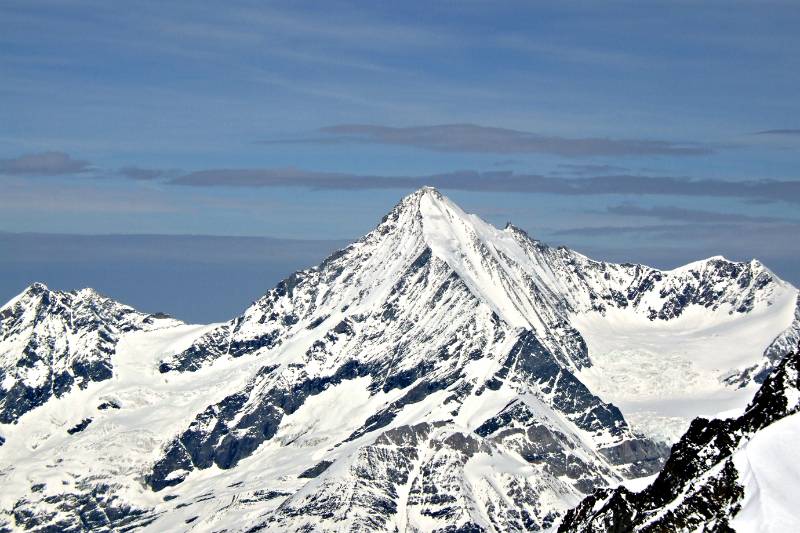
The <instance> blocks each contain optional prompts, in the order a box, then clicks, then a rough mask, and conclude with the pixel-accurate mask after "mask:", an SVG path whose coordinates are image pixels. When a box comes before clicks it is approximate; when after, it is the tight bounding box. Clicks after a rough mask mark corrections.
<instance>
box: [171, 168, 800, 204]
mask: <svg viewBox="0 0 800 533" xmlns="http://www.w3.org/2000/svg"><path fill="white" fill-rule="evenodd" d="M167 183H170V184H173V185H182V186H191V187H253V188H264V187H304V188H311V189H340V190H341V189H344V190H356V189H365V190H367V189H413V188H419V187H422V186H424V185H431V186H434V187H439V188H442V189H449V190H462V191H484V192H516V193H543V194H557V195H566V196H590V195H614V194H617V195H635V196H694V197H697V196H700V197H719V198H741V199H744V200H749V201H758V202H776V201H785V202H790V203H800V181H786V180H784V181H779V180H748V181H725V180H720V179H692V178H686V177H671V176H661V177H646V176H637V175H631V174H620V175H612V176H594V177H582V178H564V177H552V176H541V175H536V174H515V173H513V172H510V171H497V172H476V171H459V172H451V173H447V174H438V175H433V176H416V177H408V176H394V177H388V176H369V175H357V174H346V173H331V172H315V171H306V170H302V169H296V168H288V169H219V170H202V171H197V172H192V173H189V174H186V175H183V176H179V177H177V178H174V179H171V180H169V181H168V182H167Z"/></svg>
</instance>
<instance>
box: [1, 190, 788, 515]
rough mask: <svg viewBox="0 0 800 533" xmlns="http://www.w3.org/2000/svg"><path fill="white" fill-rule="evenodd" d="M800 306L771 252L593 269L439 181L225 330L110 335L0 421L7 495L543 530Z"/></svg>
mask: <svg viewBox="0 0 800 533" xmlns="http://www.w3.org/2000/svg"><path fill="white" fill-rule="evenodd" d="M19 298H21V297H19ZM19 298H18V299H16V300H12V302H10V303H9V304H8V305H7V306H6V307H4V308H3V310H2V317H3V320H4V322H3V324H4V326H3V328H4V329H3V330H2V335H3V337H2V338H3V343H4V344H0V346H2V351H0V353H2V354H3V355H2V357H3V365H4V366H3V368H10V367H11V366H14V365H15V364H16V363H15V361H16V360H17V359H18V358H19V357H20V355H19V354H20V350H21V348H19V345H18V344H12V343H14V342H16V341H14V340H13V335H9V334H7V331H11V330H10V329H6V328H7V326H6V325H5V324H6V318H5V317H6V316H7V315H8V316H11V313H12V311H9V310H10V309H16V311H13V313H15V315H14V316H17V315H19V314H20V313H22V314H25V313H26V312H27V313H31V312H32V311H25V310H22V311H20V309H19V307H20V304H19V301H18V300H19ZM66 305H67V308H69V304H66ZM116 305H119V304H116ZM23 307H26V306H23ZM27 307H28V308H33V307H35V306H33V305H28V306H27ZM125 309H128V308H125ZM796 309H797V291H796V289H794V288H793V287H791V286H790V285H788V284H786V283H784V282H782V281H781V280H779V279H777V278H776V277H775V276H774V275H773V274H772V273H771V272H770V271H769V270H767V269H766V268H765V267H763V266H762V265H761V264H760V263H758V262H757V261H752V262H749V263H733V262H729V261H726V260H724V259H722V258H712V259H708V260H706V261H701V262H698V263H693V264H691V265H687V266H686V267H683V268H681V269H676V270H674V271H659V270H655V269H652V268H649V267H646V266H642V265H630V264H625V265H615V264H609V263H602V262H597V261H592V260H591V259H588V258H586V257H584V256H582V255H580V254H578V253H576V252H573V251H571V250H568V249H564V248H550V247H548V246H546V245H544V244H542V243H540V242H538V241H535V240H533V239H531V238H529V237H528V236H527V235H526V234H525V233H524V232H523V231H521V230H519V229H517V228H515V227H513V226H509V227H507V228H505V229H504V230H499V229H497V228H494V227H492V226H491V225H489V224H486V223H485V222H483V221H482V220H480V219H479V218H477V217H476V216H474V215H468V214H466V213H464V212H463V211H462V210H461V209H460V208H459V207H458V206H456V205H455V204H453V203H452V202H450V201H449V200H448V199H447V198H445V197H443V196H442V195H441V194H439V193H438V192H437V191H435V190H433V189H430V188H424V189H421V190H420V191H417V192H416V193H414V194H412V195H410V196H408V197H406V198H404V199H403V200H402V201H401V202H400V203H399V204H398V205H397V206H396V207H395V208H394V209H393V210H392V211H391V212H390V213H389V214H388V215H387V216H386V217H385V218H384V219H383V220H382V221H381V223H380V224H379V225H378V226H377V227H376V228H375V230H373V231H372V232H370V233H369V234H368V235H366V236H365V237H363V238H362V239H361V240H359V241H358V242H356V243H354V244H352V245H350V246H349V247H347V248H345V249H343V250H341V251H339V252H337V253H336V254H334V255H332V256H331V257H329V258H328V259H327V260H325V261H324V262H323V263H322V264H320V265H319V266H317V267H314V268H310V269H308V270H304V271H301V272H297V273H295V274H293V275H291V276H290V277H289V278H287V279H286V280H284V281H283V282H281V283H280V284H279V285H278V286H277V287H275V288H274V289H272V290H270V291H269V292H268V293H267V294H265V295H264V296H263V297H261V298H260V299H258V300H257V301H256V302H254V303H253V305H252V306H250V307H249V308H248V309H246V310H245V311H244V313H243V314H242V315H241V316H239V317H236V318H234V319H233V320H231V321H229V322H226V323H222V324H213V325H210V326H185V325H180V324H177V323H174V322H173V323H169V324H168V323H166V322H163V319H158V321H157V322H158V324H160V325H163V326H164V327H161V326H160V325H159V326H157V327H141V326H139V324H140V323H139V322H135V324H137V327H130V328H128V329H126V330H124V331H123V328H122V327H121V326H115V327H116V328H117V330H119V333H118V334H115V336H114V337H113V339H112V340H111V341H109V342H110V343H111V345H113V347H114V349H113V350H112V351H111V352H110V354H109V355H108V357H107V362H108V367H109V375H108V376H107V377H106V378H104V379H103V380H90V381H87V382H86V383H84V384H83V385H81V386H79V387H73V388H71V389H69V390H66V391H64V392H63V393H60V394H54V395H52V396H53V397H48V398H45V399H43V400H42V401H41V402H39V403H38V404H39V406H38V407H37V408H36V409H33V410H30V409H27V410H26V411H25V412H24V414H23V415H22V416H19V415H18V416H17V417H16V418H14V420H9V422H14V423H13V424H6V425H1V426H0V435H2V437H3V438H4V439H5V443H4V444H3V445H2V447H0V467H1V468H2V471H0V482H2V483H3V485H4V487H6V488H5V490H4V491H3V494H2V495H0V504H1V505H2V509H3V510H4V512H5V513H6V520H7V522H8V524H9V525H16V526H18V527H24V528H35V527H44V526H53V527H57V528H66V527H74V528H76V529H81V528H83V529H102V528H107V529H114V528H116V529H120V528H126V527H134V526H143V527H149V528H150V529H152V530H153V531H163V530H167V529H169V530H181V529H188V528H191V527H201V528H202V529H204V530H205V529H207V530H218V529H228V530H229V531H235V530H249V529H265V530H275V531H286V530H302V529H309V530H331V531H338V530H363V531H376V530H386V531H394V530H401V531H406V530H408V531H414V530H419V531H430V530H435V529H439V528H442V529H444V528H450V529H452V530H455V529H457V528H462V529H463V530H470V529H471V530H495V531H508V530H519V531H524V530H537V529H540V528H547V527H551V526H553V525H554V524H556V522H557V520H558V519H559V517H560V516H561V515H562V514H563V513H564V512H565V511H566V510H567V509H569V508H570V507H572V506H573V505H575V504H577V503H578V502H579V501H580V500H581V499H582V498H583V497H584V496H585V495H587V494H590V493H591V492H592V491H593V490H594V489H595V488H599V487H608V486H611V485H616V484H618V483H620V482H621V481H623V480H625V479H631V478H636V477H641V476H647V475H651V474H654V473H656V472H657V471H658V470H659V469H660V467H661V466H662V464H663V460H664V457H665V455H666V447H665V446H664V445H663V444H662V443H659V442H657V441H658V440H664V441H671V440H672V439H674V437H675V436H676V435H678V434H680V432H681V431H682V430H683V429H684V428H685V426H686V425H687V424H688V420H690V419H691V418H692V417H694V416H696V415H698V414H712V415H713V414H715V413H716V412H718V411H722V410H728V409H741V408H742V407H744V405H745V404H746V402H747V400H748V399H749V397H751V396H752V393H753V391H754V390H755V388H756V387H757V385H756V383H757V382H759V381H762V380H763V378H764V377H765V376H766V374H768V372H769V370H771V369H772V368H773V367H774V366H775V365H776V364H777V362H778V361H779V360H780V358H781V357H782V356H783V355H784V354H785V353H786V352H787V351H788V350H789V347H790V346H791V345H792V344H793V342H796V341H794V339H795V337H796V336H797V335H798V330H800V327H798V324H799V323H800V321H798V317H797V314H796ZM40 315H41V316H40ZM40 315H38V314H37V315H35V317H36V318H35V319H32V320H33V323H34V324H42V323H44V321H46V320H50V318H49V314H48V313H40ZM143 316H144V315H143ZM101 319H102V317H99V316H98V323H99V322H100V321H101ZM102 320H105V319H102ZM142 320H146V318H145V319H142ZM152 320H156V319H152ZM34 327H40V326H34ZM115 332H116V330H115ZM7 339H12V340H11V341H7ZM70 346H72V345H70ZM31 350H33V351H34V352H36V353H37V354H39V358H40V359H41V358H44V357H45V356H44V355H42V354H43V353H45V352H41V353H40V351H41V347H40V345H36V346H34V348H31ZM62 352H64V353H65V357H66V358H67V359H69V357H73V355H70V354H72V353H73V352H72V348H67V349H65V350H62ZM47 353H49V352H47ZM75 353H77V352H75ZM15 358H17V359H15ZM9 375H10V374H9ZM15 379H17V378H15ZM8 383H9V384H11V385H12V386H13V383H16V381H14V382H12V381H10V380H9V381H8ZM2 387H3V388H2V389H0V390H1V391H2V392H0V393H5V391H7V390H9V389H8V388H7V387H6V381H5V379H4V382H3V384H2ZM6 397H8V396H6ZM612 402H613V403H612ZM615 405H618V406H621V407H622V410H620V409H619V408H618V407H616V406H615ZM27 411H29V412H27ZM18 412H20V413H22V411H18ZM629 420H631V421H633V423H634V426H633V429H632V426H631V425H629Z"/></svg>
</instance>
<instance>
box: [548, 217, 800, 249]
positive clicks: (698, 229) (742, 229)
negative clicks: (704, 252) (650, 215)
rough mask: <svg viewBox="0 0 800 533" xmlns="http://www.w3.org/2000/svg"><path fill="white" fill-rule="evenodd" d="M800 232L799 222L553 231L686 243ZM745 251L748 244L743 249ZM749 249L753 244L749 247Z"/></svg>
mask: <svg viewBox="0 0 800 533" xmlns="http://www.w3.org/2000/svg"><path fill="white" fill-rule="evenodd" d="M798 231H800V224H770V225H761V224H755V225H754V224H746V223H742V224H702V225H698V224H659V225H647V226H583V227H577V228H567V229H561V230H556V231H553V232H552V234H553V235H557V236H582V237H613V236H615V235H632V236H635V235H639V236H642V237H647V238H653V237H656V236H657V237H658V238H660V239H665V240H674V241H677V242H685V239H686V236H687V235H691V236H692V238H693V239H694V240H701V239H704V240H712V241H720V240H723V239H725V240H726V239H731V240H734V241H735V240H737V239H739V240H742V239H744V238H745V237H747V240H748V242H750V243H753V242H755V241H756V239H757V238H760V239H762V240H763V239H766V241H765V242H769V243H773V244H774V243H778V242H781V241H782V240H785V239H790V238H793V236H794V235H797V232H798ZM744 249H745V250H746V249H747V247H745V248H744ZM750 249H751V251H754V250H756V247H754V246H750Z"/></svg>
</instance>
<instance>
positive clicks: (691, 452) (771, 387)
mask: <svg viewBox="0 0 800 533" xmlns="http://www.w3.org/2000/svg"><path fill="white" fill-rule="evenodd" d="M798 437H800V351H796V352H795V353H793V354H790V355H788V356H787V357H786V358H785V359H784V360H783V362H782V363H780V364H779V366H778V367H777V368H776V369H775V370H774V371H773V373H772V374H771V375H770V376H769V377H767V378H766V381H764V384H763V385H762V386H761V388H760V389H759V391H758V392H757V393H756V395H755V397H754V398H753V401H752V402H751V403H750V405H749V406H748V407H747V409H746V410H745V412H744V414H742V415H741V416H739V417H738V418H731V419H725V420H720V419H716V420H706V419H703V418H698V419H695V420H694V421H693V422H692V425H691V427H690V428H689V431H687V432H686V434H684V435H683V437H681V439H680V440H679V441H678V442H677V443H676V444H675V446H673V448H672V451H671V454H670V457H669V459H668V460H667V463H666V465H665V466H664V470H663V471H662V472H661V473H660V474H659V475H658V477H657V478H656V479H655V481H654V482H653V483H652V484H651V485H649V486H647V487H646V488H644V489H643V490H641V491H639V492H631V491H630V490H628V489H626V488H623V487H620V488H617V489H615V490H607V489H601V490H599V491H597V492H596V493H595V494H593V495H592V496H589V497H588V498H586V500H584V501H583V502H581V504H580V505H578V506H577V507H576V508H575V509H574V510H571V511H570V512H569V513H567V515H566V517H565V518H564V520H563V522H562V523H561V525H560V527H559V531H564V532H568V531H585V532H595V531H596V532H606V531H642V532H645V531H653V532H655V531H734V530H735V531H740V532H749V531H753V532H756V531H758V532H776V533H782V532H786V531H796V530H797V528H798V526H800V510H798V508H797V501H798V498H800V486H798V479H800V477H799V476H800V468H799V467H798V464H797V459H798V453H797V439H798ZM731 528H733V529H731Z"/></svg>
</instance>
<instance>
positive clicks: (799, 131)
mask: <svg viewBox="0 0 800 533" xmlns="http://www.w3.org/2000/svg"><path fill="white" fill-rule="evenodd" d="M756 135H800V129H783V130H764V131H757V132H756Z"/></svg>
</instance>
